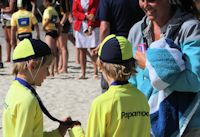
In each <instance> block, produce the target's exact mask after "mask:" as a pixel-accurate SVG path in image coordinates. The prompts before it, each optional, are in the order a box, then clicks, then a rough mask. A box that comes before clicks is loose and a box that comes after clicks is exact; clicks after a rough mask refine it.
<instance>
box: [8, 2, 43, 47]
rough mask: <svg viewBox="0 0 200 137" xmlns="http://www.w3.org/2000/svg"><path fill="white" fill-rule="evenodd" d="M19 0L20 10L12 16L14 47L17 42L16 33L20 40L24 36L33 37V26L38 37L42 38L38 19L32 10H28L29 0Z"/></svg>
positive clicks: (12, 40) (12, 42)
mask: <svg viewBox="0 0 200 137" xmlns="http://www.w3.org/2000/svg"><path fill="white" fill-rule="evenodd" d="M17 2H18V3H17V6H18V9H19V10H18V11H17V12H15V13H14V14H13V15H12V18H11V44H12V46H13V47H15V46H16V43H17V42H16V41H17V40H16V34H17V39H18V41H21V40H23V39H24V38H32V26H34V27H35V30H36V38H37V39H40V32H39V26H38V21H37V19H36V17H35V16H34V14H33V13H32V12H30V11H28V10H26V8H27V4H28V1H27V0H18V1H17Z"/></svg>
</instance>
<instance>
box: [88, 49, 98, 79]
mask: <svg viewBox="0 0 200 137" xmlns="http://www.w3.org/2000/svg"><path fill="white" fill-rule="evenodd" d="M90 50H92V49H90ZM91 60H92V64H93V68H94V79H98V69H97V64H96V61H97V55H91Z"/></svg>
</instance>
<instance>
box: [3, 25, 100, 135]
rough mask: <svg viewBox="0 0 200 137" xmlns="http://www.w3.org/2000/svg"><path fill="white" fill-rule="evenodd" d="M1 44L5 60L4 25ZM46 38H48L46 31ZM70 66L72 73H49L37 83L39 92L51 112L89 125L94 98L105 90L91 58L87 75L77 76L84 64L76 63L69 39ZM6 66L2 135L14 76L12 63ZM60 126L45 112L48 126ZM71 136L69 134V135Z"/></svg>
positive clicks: (84, 126) (50, 128)
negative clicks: (79, 77)
mask: <svg viewBox="0 0 200 137" xmlns="http://www.w3.org/2000/svg"><path fill="white" fill-rule="evenodd" d="M0 32H1V33H0V44H1V45H2V48H3V61H5V60H6V59H5V54H6V48H5V47H6V45H5V40H4V35H3V31H2V29H1V28H0ZM41 33H42V38H41V39H43V38H44V33H43V32H41ZM68 50H69V69H68V71H69V72H68V73H65V74H58V75H56V76H55V77H48V78H47V79H46V80H45V81H44V83H43V84H42V86H41V87H37V89H36V90H37V93H38V94H39V96H40V97H41V99H42V101H43V103H44V104H45V106H46V108H47V109H48V110H49V112H50V113H51V114H52V115H53V116H55V117H56V118H58V119H64V118H65V117H68V116H71V117H72V119H73V120H79V121H80V122H81V123H82V127H83V128H84V129H85V128H86V122H87V117H88V113H89V110H90V105H91V102H92V100H93V99H94V98H95V97H96V96H98V95H100V94H101V88H100V80H95V79H94V78H93V67H92V64H91V61H90V59H88V60H89V61H88V62H87V70H86V71H87V74H86V77H87V79H85V80H77V77H78V76H79V74H80V72H81V71H80V66H79V65H78V64H76V63H75V48H74V46H73V45H72V43H70V42H68ZM4 65H5V68H4V69H0V108H1V109H0V123H1V125H0V137H2V136H3V135H2V109H3V102H4V98H5V96H6V93H7V91H8V88H9V85H10V83H11V82H12V80H13V79H14V77H13V76H12V75H11V72H12V63H4ZM57 127H58V123H57V122H53V121H51V120H50V119H49V118H47V117H46V116H44V128H45V130H47V131H48V130H52V129H55V128H57ZM66 136H68V135H66Z"/></svg>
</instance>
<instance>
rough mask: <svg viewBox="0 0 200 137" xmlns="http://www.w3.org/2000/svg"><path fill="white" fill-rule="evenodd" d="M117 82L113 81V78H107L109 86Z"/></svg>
mask: <svg viewBox="0 0 200 137" xmlns="http://www.w3.org/2000/svg"><path fill="white" fill-rule="evenodd" d="M114 81H115V80H114V79H113V78H111V77H109V76H108V77H107V82H108V84H109V86H110V85H111V83H112V82H114Z"/></svg>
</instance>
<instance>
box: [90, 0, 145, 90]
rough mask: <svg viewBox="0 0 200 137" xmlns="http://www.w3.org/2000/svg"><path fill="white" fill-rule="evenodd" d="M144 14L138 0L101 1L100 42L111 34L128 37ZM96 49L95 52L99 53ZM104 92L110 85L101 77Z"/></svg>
mask: <svg viewBox="0 0 200 137" xmlns="http://www.w3.org/2000/svg"><path fill="white" fill-rule="evenodd" d="M143 16H144V13H143V12H142V10H141V9H140V7H139V3H138V0H100V5H99V9H98V19H99V20H100V21H101V23H100V36H99V37H100V42H102V41H103V39H104V38H105V37H106V36H108V35H109V34H116V35H118V36H125V37H128V33H129V30H130V28H131V27H132V26H133V24H134V23H136V22H137V21H139V20H140V19H142V17H143ZM97 50H98V48H96V49H95V50H94V51H93V52H97ZM101 87H102V92H105V91H106V90H107V89H108V84H107V82H106V81H105V79H104V78H103V77H101Z"/></svg>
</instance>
